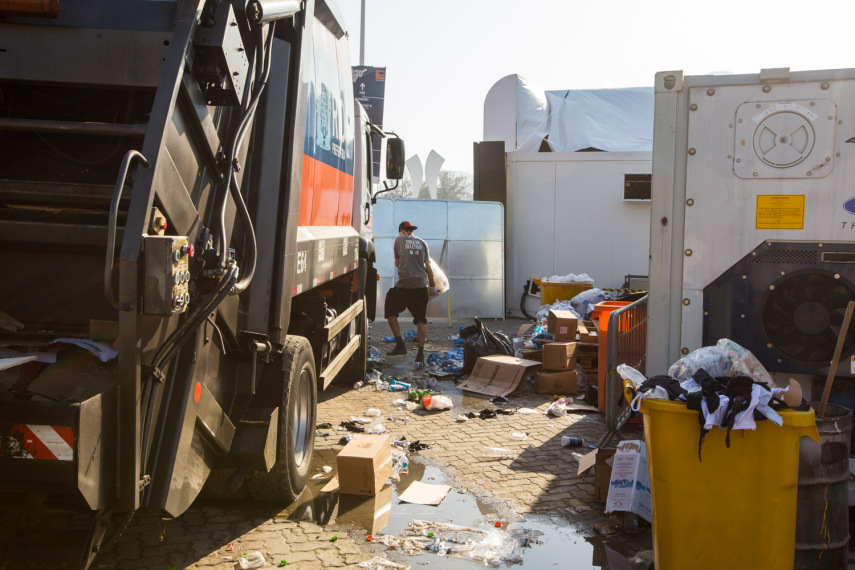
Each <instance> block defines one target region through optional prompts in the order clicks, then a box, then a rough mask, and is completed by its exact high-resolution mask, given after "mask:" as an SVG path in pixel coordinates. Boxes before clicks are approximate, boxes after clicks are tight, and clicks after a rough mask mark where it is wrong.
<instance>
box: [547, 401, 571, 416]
mask: <svg viewBox="0 0 855 570" xmlns="http://www.w3.org/2000/svg"><path fill="white" fill-rule="evenodd" d="M572 403H573V398H559V399H558V400H555V401H554V402H552V405H550V406H549V408H547V410H546V415H548V416H555V417H557V418H560V417H562V416H566V415H567V406H568V405H570V404H572Z"/></svg>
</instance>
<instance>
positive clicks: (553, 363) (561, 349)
mask: <svg viewBox="0 0 855 570" xmlns="http://www.w3.org/2000/svg"><path fill="white" fill-rule="evenodd" d="M575 368H576V343H575V342H552V343H549V344H545V345H543V369H544V370H574V369H575Z"/></svg>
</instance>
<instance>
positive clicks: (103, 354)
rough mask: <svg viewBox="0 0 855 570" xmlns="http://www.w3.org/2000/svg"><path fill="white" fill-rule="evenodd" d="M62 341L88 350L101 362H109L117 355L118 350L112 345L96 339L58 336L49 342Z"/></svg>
mask: <svg viewBox="0 0 855 570" xmlns="http://www.w3.org/2000/svg"><path fill="white" fill-rule="evenodd" d="M55 343H63V344H73V345H75V346H78V347H80V348H82V349H85V350H88V351H89V352H90V353H92V354H93V355H95V356H97V357H98V358H99V359H101V362H109V361H111V360H113V359H114V358H116V357H117V356H118V355H119V351H118V350H116V349H115V348H113V346H112V345H110V344H107V343H106V342H98V341H97V340H89V339H86V338H58V339H56V340H55V341H53V342H51V344H55Z"/></svg>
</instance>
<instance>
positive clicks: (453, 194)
mask: <svg viewBox="0 0 855 570" xmlns="http://www.w3.org/2000/svg"><path fill="white" fill-rule="evenodd" d="M436 186H437V187H436V197H437V199H438V200H471V199H472V196H473V185H472V175H471V174H468V173H466V172H456V171H452V170H442V171H440V173H439V178H438V180H437V183H436ZM412 187H413V183H412V180H411V179H410V175H409V173H408V172H407V173H405V174H404V180H403V181H402V183H401V187H400V188H398V189H397V190H394V191H392V192H388V193H386V194H385V195H384V196H388V197H389V198H400V197H402V196H407V197H409V196H410V195H411V194H410V190H411V189H412ZM418 197H419V198H425V199H427V198H430V192H429V191H428V187H427V183H426V182H423V183H422V186H421V188H419V192H418Z"/></svg>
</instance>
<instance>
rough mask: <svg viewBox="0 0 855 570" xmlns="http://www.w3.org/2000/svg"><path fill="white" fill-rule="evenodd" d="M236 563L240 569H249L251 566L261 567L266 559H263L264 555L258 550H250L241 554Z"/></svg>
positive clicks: (265, 562)
mask: <svg viewBox="0 0 855 570" xmlns="http://www.w3.org/2000/svg"><path fill="white" fill-rule="evenodd" d="M238 563H239V565H240V567H241V570H250V569H251V568H261V567H263V566H266V565H267V560H265V559H264V555H263V554H261V553H260V552H250V553H249V554H244V555H243V556H241V558H240V560H239V561H238Z"/></svg>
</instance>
